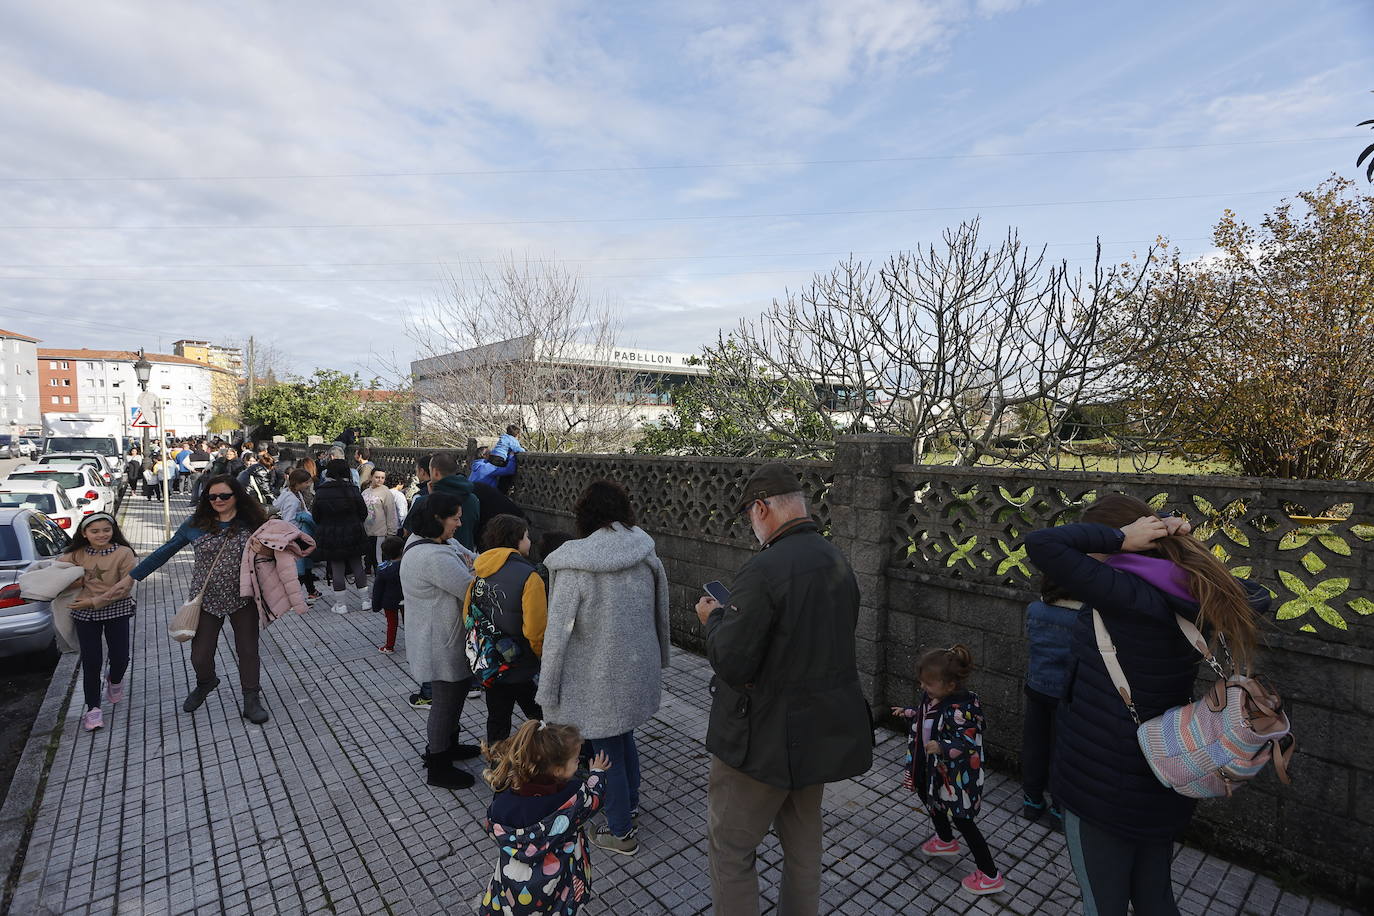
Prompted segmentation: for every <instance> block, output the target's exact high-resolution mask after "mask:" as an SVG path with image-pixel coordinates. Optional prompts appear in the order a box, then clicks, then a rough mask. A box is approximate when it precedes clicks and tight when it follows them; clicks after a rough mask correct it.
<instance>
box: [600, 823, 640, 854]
mask: <svg viewBox="0 0 1374 916" xmlns="http://www.w3.org/2000/svg"><path fill="white" fill-rule="evenodd" d="M637 832H638V831H636V830H633V829H631V830H630V832H629V833H627V834H625V835H624V836H616V835H615V834H614V833H611V831H610V830H598V831H596V832H595V833H593V834H592V843H593V844H594V845H596V846H600V847H601V848H602V849H605V850H607V851H608V852H618V853H620V854H621V855H622V856H632V855H634V854H635V853H637V852H639V837H637V836H635V834H636V833H637Z"/></svg>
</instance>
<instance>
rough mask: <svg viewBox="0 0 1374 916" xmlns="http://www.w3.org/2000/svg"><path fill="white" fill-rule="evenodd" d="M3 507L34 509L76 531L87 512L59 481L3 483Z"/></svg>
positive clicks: (0, 484)
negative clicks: (73, 500)
mask: <svg viewBox="0 0 1374 916" xmlns="http://www.w3.org/2000/svg"><path fill="white" fill-rule="evenodd" d="M0 509H34V510H36V511H38V512H42V513H43V514H44V515H46V516H47V517H48V518H50V519H52V520H53V521H55V522H57V527H59V528H61V529H62V530H63V531H66V532H68V533H71V532H74V531H76V526H77V525H78V524H80V522H81V517H82V516H83V515H84V514H85V509H84V507H81V506H76V505H74V504H73V503H72V501H71V500H70V499H68V498H67V491H66V490H64V489H62V487H60V486H58V484H57V481H55V480H8V481H4V482H0Z"/></svg>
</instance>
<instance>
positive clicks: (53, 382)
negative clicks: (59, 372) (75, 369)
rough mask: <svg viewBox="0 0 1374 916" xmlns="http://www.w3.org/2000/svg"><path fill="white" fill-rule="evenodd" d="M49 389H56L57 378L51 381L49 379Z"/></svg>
mask: <svg viewBox="0 0 1374 916" xmlns="http://www.w3.org/2000/svg"><path fill="white" fill-rule="evenodd" d="M48 387H49V388H56V387H57V379H55V378H50V379H48Z"/></svg>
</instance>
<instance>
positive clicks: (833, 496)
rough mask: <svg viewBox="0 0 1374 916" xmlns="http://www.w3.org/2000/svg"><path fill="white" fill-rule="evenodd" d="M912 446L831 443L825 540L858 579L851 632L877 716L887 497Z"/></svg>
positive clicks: (883, 661)
mask: <svg viewBox="0 0 1374 916" xmlns="http://www.w3.org/2000/svg"><path fill="white" fill-rule="evenodd" d="M912 445H913V443H912V440H911V439H909V438H904V437H902V436H887V435H881V434H877V433H868V434H863V435H856V436H841V437H840V438H839V439H838V440H837V441H836V443H835V465H834V467H835V479H834V483H833V484H832V485H831V488H830V498H829V502H830V536H831V540H832V541H833V542H834V544H835V546H836V547H838V548H839V549H840V550H841V551H842V552H843V553H844V555H845V556H846V557H848V558H849V563H850V565H851V566H853V567H854V575H855V576H856V577H857V578H858V580H859V627H858V631H857V633H856V634H855V648H856V651H857V653H858V660H859V682H860V683H861V684H862V685H863V690H864V694H865V695H866V696H867V697H868V699H869V702H871V703H872V704H873V709H874V712H875V714H877V715H878V716H882V715H883V711H884V710H885V709H886V708H887V707H888V706H890V705H892V703H891V702H889V698H888V697H887V696H886V695H885V694H886V689H885V687H886V675H887V657H886V656H887V653H886V651H885V648H886V646H885V644H886V642H887V623H888V620H887V577H886V575H885V573H886V570H887V566H888V563H889V561H890V560H891V557H892V528H893V514H894V512H893V509H894V507H895V506H896V505H897V500H895V499H893V494H892V467H893V465H898V464H909V463H910V462H911V454H912ZM894 702H895V701H894ZM902 702H907V700H902Z"/></svg>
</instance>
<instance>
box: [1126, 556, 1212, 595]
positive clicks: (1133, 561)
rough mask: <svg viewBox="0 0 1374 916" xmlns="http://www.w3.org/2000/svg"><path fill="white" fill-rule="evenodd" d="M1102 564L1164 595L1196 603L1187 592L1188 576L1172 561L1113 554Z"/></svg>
mask: <svg viewBox="0 0 1374 916" xmlns="http://www.w3.org/2000/svg"><path fill="white" fill-rule="evenodd" d="M1104 562H1106V564H1107V565H1108V566H1110V567H1112V568H1113V569H1119V570H1121V571H1122V572H1128V573H1132V574H1133V575H1136V576H1139V577H1140V578H1142V579H1144V580H1145V581H1146V582H1148V583H1150V584H1151V585H1153V586H1154V587H1155V588H1157V589H1159V590H1160V591H1161V592H1164V594H1166V595H1169V596H1171V597H1174V598H1178V599H1180V600H1182V601H1191V602H1193V603H1194V604H1196V603H1197V599H1196V598H1194V597H1193V593H1192V592H1190V591H1188V574H1187V573H1185V572H1184V571H1183V570H1182V569H1180V568H1179V567H1178V565H1177V564H1175V563H1174V562H1173V561H1172V560H1166V559H1164V558H1163V557H1147V556H1144V555H1143V554H1138V553H1114V554H1112V555H1111V556H1110V557H1108V558H1107V559H1106V560H1105V561H1104Z"/></svg>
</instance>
